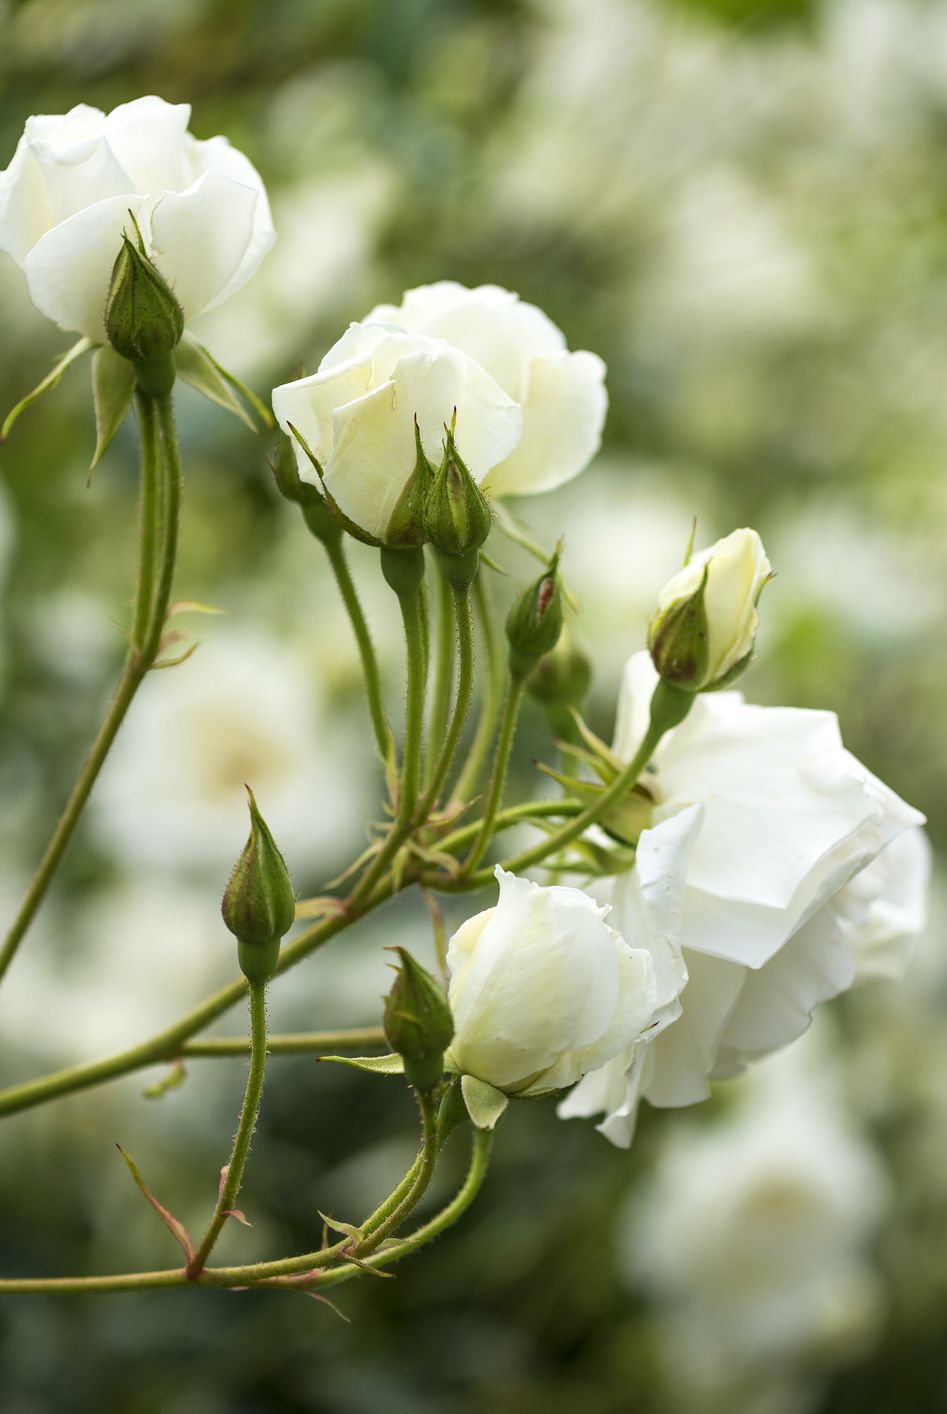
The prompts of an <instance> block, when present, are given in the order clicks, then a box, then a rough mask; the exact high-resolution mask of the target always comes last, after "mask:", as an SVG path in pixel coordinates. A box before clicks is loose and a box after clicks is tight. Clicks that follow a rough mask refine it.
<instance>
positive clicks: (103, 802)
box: [93, 629, 371, 889]
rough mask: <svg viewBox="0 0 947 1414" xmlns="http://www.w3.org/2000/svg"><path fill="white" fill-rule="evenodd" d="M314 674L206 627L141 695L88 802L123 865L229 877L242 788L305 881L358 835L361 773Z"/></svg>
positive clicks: (296, 659) (288, 650)
mask: <svg viewBox="0 0 947 1414" xmlns="http://www.w3.org/2000/svg"><path fill="white" fill-rule="evenodd" d="M370 764H371V761H370V758H369V757H368V754H367V753H366V752H362V753H361V754H360V753H359V752H358V751H357V749H355V743H354V742H349V741H344V742H343V740H342V739H341V738H340V736H339V735H338V728H337V727H335V726H334V725H333V723H332V720H331V718H330V715H329V710H328V704H327V703H326V702H324V701H323V700H322V699H321V694H320V691H319V688H318V684H317V679H316V675H315V673H314V672H311V671H310V670H309V665H308V664H307V662H306V660H305V658H304V656H303V655H302V654H300V653H297V652H295V651H294V650H293V647H292V645H290V644H287V643H282V642H280V641H279V640H276V639H265V638H262V637H260V636H257V635H256V634H255V633H249V632H237V631H234V630H231V629H226V630H223V631H221V630H217V631H215V632H213V634H210V633H208V637H207V639H206V641H205V642H203V643H202V644H201V646H200V648H199V649H198V651H197V652H196V654H195V655H194V656H193V658H191V659H189V660H188V661H187V662H186V663H184V664H182V665H181V666H180V667H177V668H173V669H171V670H170V671H169V672H167V673H159V674H156V675H155V676H154V678H152V679H151V680H149V684H148V686H147V689H146V691H144V692H143V693H141V694H140V696H139V699H138V701H137V702H136V703H135V709H134V711H133V712H132V713H131V714H130V716H129V719H128V721H127V722H126V724H125V726H124V728H123V731H122V733H121V734H120V736H119V738H118V740H117V742H116V744H115V746H114V748H113V750H112V753H111V755H110V757H109V760H108V762H107V763H106V766H105V768H104V770H103V772H102V777H101V779H100V781H99V784H98V786H97V789H96V793H95V794H94V795H93V808H94V812H95V819H96V822H97V825H98V828H99V832H100V834H101V835H102V837H103V838H104V840H105V841H106V842H107V843H108V844H109V845H110V846H111V848H112V849H113V850H114V851H115V853H116V854H117V855H118V856H119V857H120V858H127V859H129V860H133V861H136V862H140V863H143V864H155V865H163V866H168V867H175V868H177V867H190V868H192V869H195V870H205V871H206V870H216V871H221V870H222V871H224V872H223V877H222V880H221V889H222V888H223V884H224V883H226V871H227V870H228V869H229V868H230V866H231V865H232V864H233V863H234V861H235V859H236V858H237V855H238V854H239V852H240V850H241V848H242V847H243V844H244V841H245V839H246V793H245V790H244V785H245V784H249V785H250V786H252V788H253V790H254V792H255V793H256V796H257V799H258V801H259V803H260V808H261V810H263V811H264V813H265V815H266V819H267V821H268V823H269V825H270V828H271V829H272V831H273V835H274V837H275V839H276V841H277V843H278V844H279V846H280V849H281V850H282V851H283V853H284V854H285V855H286V858H287V862H288V863H289V865H290V868H291V871H292V872H293V874H294V877H295V878H296V879H297V880H298V881H299V882H300V884H302V882H303V881H304V880H306V879H313V878H316V879H318V877H319V876H320V874H324V873H325V866H326V864H327V863H328V864H330V867H334V866H336V865H337V864H338V862H339V860H340V856H341V854H342V853H343V852H344V851H345V850H346V849H347V848H351V847H353V846H354V847H355V848H357V847H358V845H359V840H360V836H361V837H363V823H362V818H361V805H362V802H363V800H364V799H365V796H366V795H367V789H366V786H367V783H366V780H365V776H364V774H363V773H364V772H365V771H366V769H367V768H368V767H369V766H370Z"/></svg>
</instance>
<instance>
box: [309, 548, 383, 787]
mask: <svg viewBox="0 0 947 1414" xmlns="http://www.w3.org/2000/svg"><path fill="white" fill-rule="evenodd" d="M322 543H323V544H324V545H325V550H326V554H327V555H328V557H329V564H330V566H331V568H332V573H333V574H334V575H335V582H336V584H337V585H338V588H339V593H340V594H341V596H342V602H343V603H344V605H345V608H346V611H347V613H348V616H349V622H350V623H351V625H352V632H353V633H354V634H355V641H356V643H357V645H358V652H359V657H360V658H361V660H362V676H363V678H364V680H365V692H366V695H367V697H368V711H369V715H370V716H371V719H372V731H373V732H374V733H375V744H376V746H377V747H378V753H379V755H380V756H381V758H382V760H384V759H385V757H386V756H387V755H388V723H387V722H386V721H385V708H384V703H383V701H382V695H381V676H380V674H379V671H378V660H377V658H376V657H375V649H374V646H373V644H372V640H371V634H370V633H369V631H368V623H367V622H366V619H365V615H364V613H363V612H362V606H361V604H360V602H359V598H358V591H357V590H356V588H355V581H354V580H353V578H352V572H351V570H350V569H349V564H348V560H347V558H346V554H345V546H344V544H343V542H342V538H341V536H340V537H338V538H337V539H335V540H333V539H331V538H329V539H326V540H324V541H323V542H322Z"/></svg>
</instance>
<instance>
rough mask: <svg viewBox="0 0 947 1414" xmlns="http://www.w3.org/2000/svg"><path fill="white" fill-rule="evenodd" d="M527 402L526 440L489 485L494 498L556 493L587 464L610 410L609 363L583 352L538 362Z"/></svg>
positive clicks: (524, 399)
mask: <svg viewBox="0 0 947 1414" xmlns="http://www.w3.org/2000/svg"><path fill="white" fill-rule="evenodd" d="M522 402H523V437H522V441H521V442H520V443H519V445H518V446H517V448H516V450H515V451H514V452H513V453H512V454H511V455H510V456H509V457H507V459H506V461H504V462H502V463H501V464H500V465H499V466H498V467H497V468H496V469H495V471H493V472H492V473H491V475H490V478H489V481H488V483H487V489H488V490H489V491H490V492H491V493H492V494H493V495H495V496H525V495H532V494H533V493H534V492H538V491H551V490H553V489H554V488H555V487H556V486H561V485H563V483H564V482H566V481H570V480H571V479H572V477H574V476H578V474H579V472H580V471H582V470H584V468H585V467H586V466H588V464H589V462H590V461H591V460H592V458H593V457H594V456H595V453H596V452H597V451H598V449H599V446H600V445H601V440H602V428H603V427H604V425H605V414H606V412H607V410H608V395H607V393H606V391H605V364H604V363H603V362H602V360H601V359H600V358H599V357H598V355H597V354H593V353H587V352H584V351H580V352H578V353H557V354H552V355H549V356H547V357H542V358H534V359H533V360H532V362H531V363H530V365H529V372H528V376H527V384H526V388H525V390H524V394H523V397H522Z"/></svg>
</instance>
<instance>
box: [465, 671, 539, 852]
mask: <svg viewBox="0 0 947 1414" xmlns="http://www.w3.org/2000/svg"><path fill="white" fill-rule="evenodd" d="M525 686H526V679H525V678H523V677H514V676H513V675H512V674H510V679H509V682H508V683H507V688H506V699H505V701H504V704H503V718H502V721H501V723H500V735H499V737H498V738H497V749H496V755H495V757H494V759H493V774H492V776H491V777H490V790H489V792H488V794H487V803H486V805H485V807H484V811H483V819H482V821H481V822H480V831H479V833H478V835H477V838H476V839H475V841H474V843H473V847H472V848H471V851H470V853H469V855H468V856H467V858H466V860H465V861H464V873H465V874H468V873H470V871H471V870H472V869H475V868H476V867H477V865H478V864H479V863H480V861H481V859H482V858H483V856H484V855H485V854H486V852H487V849H488V848H489V845H490V841H491V839H492V838H493V825H494V821H495V819H496V814H497V811H498V810H499V808H500V802H501V801H502V799H503V790H504V787H505V786H506V772H507V768H508V766H509V764H510V752H511V751H512V749H513V737H514V736H515V734H516V721H517V718H518V717H519V712H520V704H521V702H522V701H523V689H524V687H525Z"/></svg>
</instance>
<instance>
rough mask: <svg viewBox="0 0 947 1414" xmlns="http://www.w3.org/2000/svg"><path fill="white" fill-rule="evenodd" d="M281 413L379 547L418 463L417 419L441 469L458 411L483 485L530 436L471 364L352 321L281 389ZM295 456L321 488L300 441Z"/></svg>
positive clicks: (463, 439)
mask: <svg viewBox="0 0 947 1414" xmlns="http://www.w3.org/2000/svg"><path fill="white" fill-rule="evenodd" d="M273 411H274V412H275V414H276V419H277V421H278V422H279V424H280V426H281V427H282V428H283V430H284V431H285V432H289V431H290V429H291V427H295V428H296V429H297V430H298V431H299V432H300V433H301V434H302V436H303V437H304V438H305V441H306V443H307V444H308V446H309V448H310V450H311V451H312V453H313V455H314V456H315V457H316V458H317V460H318V461H319V463H320V466H321V467H322V471H323V475H324V478H325V484H326V488H327V490H328V491H329V493H330V494H331V496H332V497H333V499H334V500H335V501H336V503H337V504H338V506H339V507H340V509H341V510H342V511H343V512H344V513H345V515H347V516H348V517H350V519H351V520H353V521H354V522H355V524H356V525H357V526H359V527H360V528H361V529H362V530H364V531H366V532H367V534H369V535H372V536H374V537H376V538H377V539H379V540H384V538H385V534H386V531H387V529H388V522H389V521H390V519H391V515H392V512H393V511H394V509H395V507H396V505H397V504H398V499H399V497H400V495H401V493H402V491H403V490H404V488H405V486H406V485H407V483H408V481H409V479H410V477H411V475H412V473H413V471H414V469H415V466H416V464H417V441H416V435H415V419H416V420H417V433H418V435H419V436H420V439H421V445H422V447H423V448H424V451H425V453H426V455H427V456H428V458H429V459H430V460H431V461H432V462H433V463H434V464H435V465H436V464H437V463H438V462H439V461H440V459H441V446H442V443H443V440H444V431H445V426H446V424H447V423H449V422H450V421H451V420H452V419H455V414H456V419H455V435H456V438H457V445H458V447H459V449H460V451H461V455H462V456H463V458H464V461H465V462H466V464H467V467H468V469H469V471H470V474H471V475H472V476H473V478H474V480H475V481H477V482H481V481H482V480H483V479H484V477H485V476H486V475H487V473H488V472H489V471H490V470H491V469H492V468H493V467H495V466H496V465H497V463H498V462H501V461H502V460H503V459H504V457H506V456H507V455H508V454H509V453H510V452H511V451H512V449H513V448H514V447H515V446H516V444H517V443H518V441H519V440H520V437H521V435H522V431H523V416H522V412H521V411H520V408H519V405H518V404H517V403H516V402H514V400H513V399H512V398H510V397H509V396H508V395H507V394H506V393H505V392H504V391H503V389H502V388H501V387H500V385H499V384H498V383H496V382H495V381H494V379H493V378H491V377H490V375H489V373H486V372H485V371H484V369H483V368H481V366H480V365H479V364H478V363H475V362H474V360H473V359H471V358H468V357H467V355H466V354H464V353H462V352H461V351H460V350H459V349H456V348H454V347H453V346H452V345H451V344H448V343H445V342H444V341H443V340H441V339H432V338H428V337H427V336H426V335H423V334H406V333H404V332H401V331H396V330H391V329H386V328H384V327H383V326H382V325H378V324H373V325H368V324H352V325H351V326H350V327H349V328H348V329H347V330H346V331H345V333H344V334H343V335H342V337H341V339H339V341H338V342H337V343H336V344H334V345H333V346H332V348H331V349H330V350H329V352H328V353H327V354H326V356H325V358H324V359H323V360H322V362H321V363H320V365H319V369H318V372H316V373H314V374H312V375H311V377H309V378H300V379H297V380H296V382H294V383H284V384H283V385H282V386H281V387H279V388H276V389H274V391H273ZM296 457H297V462H298V465H299V474H300V477H301V478H302V479H303V480H304V481H309V482H310V483H314V484H316V485H318V476H317V474H316V472H315V470H314V469H313V466H312V464H311V462H310V461H309V458H308V457H307V456H306V454H305V452H304V451H303V450H302V449H301V448H300V447H299V445H298V444H297V446H296Z"/></svg>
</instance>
